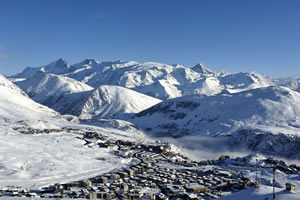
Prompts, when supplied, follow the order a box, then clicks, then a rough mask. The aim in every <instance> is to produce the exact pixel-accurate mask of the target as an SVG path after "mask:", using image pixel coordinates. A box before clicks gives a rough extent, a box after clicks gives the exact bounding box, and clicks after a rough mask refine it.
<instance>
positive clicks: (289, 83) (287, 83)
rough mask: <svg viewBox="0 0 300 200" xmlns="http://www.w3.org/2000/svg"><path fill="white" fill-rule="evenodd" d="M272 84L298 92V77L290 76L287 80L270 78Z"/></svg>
mask: <svg viewBox="0 0 300 200" xmlns="http://www.w3.org/2000/svg"><path fill="white" fill-rule="evenodd" d="M272 81H273V83H274V84H276V85H278V86H284V87H288V88H290V89H292V90H295V91H297V92H300V76H299V75H298V76H292V77H288V78H272Z"/></svg>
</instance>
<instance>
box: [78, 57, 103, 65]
mask: <svg viewBox="0 0 300 200" xmlns="http://www.w3.org/2000/svg"><path fill="white" fill-rule="evenodd" d="M81 64H82V65H95V64H99V62H98V61H97V60H95V59H90V58H87V59H85V60H83V61H82V62H81Z"/></svg>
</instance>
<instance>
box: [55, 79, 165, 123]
mask: <svg viewBox="0 0 300 200" xmlns="http://www.w3.org/2000/svg"><path fill="white" fill-rule="evenodd" d="M68 99H69V101H68ZM64 102H69V103H68V104H66V105H65V106H61V107H60V109H59V110H58V111H60V112H61V113H67V114H72V115H76V116H79V117H80V118H81V119H90V118H94V117H95V118H122V116H123V117H124V115H126V114H134V113H138V112H140V111H142V110H145V109H147V108H149V107H151V106H153V105H155V104H157V103H159V102H161V101H160V100H159V99H156V98H153V97H150V96H147V95H144V94H141V93H138V92H135V91H134V90H130V89H127V88H124V87H120V86H115V85H102V86H100V87H98V88H97V89H95V90H92V91H89V92H83V93H76V94H67V95H65V97H64V99H63V101H61V102H57V104H60V103H64Z"/></svg>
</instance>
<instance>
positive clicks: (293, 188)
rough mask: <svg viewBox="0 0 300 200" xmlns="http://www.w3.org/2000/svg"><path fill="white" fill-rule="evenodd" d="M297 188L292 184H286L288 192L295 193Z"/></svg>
mask: <svg viewBox="0 0 300 200" xmlns="http://www.w3.org/2000/svg"><path fill="white" fill-rule="evenodd" d="M295 187H296V186H295V185H294V184H291V183H286V184H285V189H286V190H288V191H294V190H295Z"/></svg>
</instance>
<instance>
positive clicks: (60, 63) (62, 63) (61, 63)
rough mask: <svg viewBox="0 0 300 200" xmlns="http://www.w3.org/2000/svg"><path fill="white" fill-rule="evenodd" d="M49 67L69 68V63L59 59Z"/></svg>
mask: <svg viewBox="0 0 300 200" xmlns="http://www.w3.org/2000/svg"><path fill="white" fill-rule="evenodd" d="M47 66H55V67H58V68H69V64H68V62H67V61H66V60H65V59H63V58H59V59H57V60H56V61H54V62H52V63H50V64H49V65H47Z"/></svg>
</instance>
